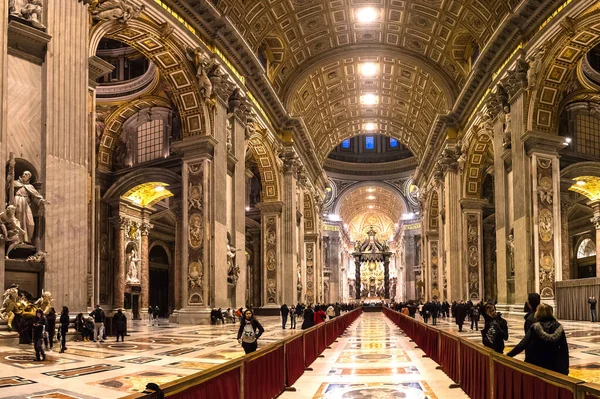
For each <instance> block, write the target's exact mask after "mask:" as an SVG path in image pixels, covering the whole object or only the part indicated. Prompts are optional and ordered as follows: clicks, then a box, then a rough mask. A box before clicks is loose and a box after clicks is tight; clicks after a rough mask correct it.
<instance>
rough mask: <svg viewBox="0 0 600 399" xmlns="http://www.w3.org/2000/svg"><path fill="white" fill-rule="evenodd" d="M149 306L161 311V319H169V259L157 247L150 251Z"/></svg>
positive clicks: (158, 246)
mask: <svg viewBox="0 0 600 399" xmlns="http://www.w3.org/2000/svg"><path fill="white" fill-rule="evenodd" d="M148 296H149V302H148V305H149V306H152V307H155V306H158V308H159V309H160V312H159V317H169V257H168V256H167V253H166V252H165V249H164V248H163V247H162V246H160V245H155V246H154V247H152V249H151V250H150V289H149V295H148Z"/></svg>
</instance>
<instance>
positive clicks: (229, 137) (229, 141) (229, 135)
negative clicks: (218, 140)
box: [225, 119, 233, 152]
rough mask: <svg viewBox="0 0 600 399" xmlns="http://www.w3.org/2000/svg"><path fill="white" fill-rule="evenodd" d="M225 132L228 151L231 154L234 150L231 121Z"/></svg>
mask: <svg viewBox="0 0 600 399" xmlns="http://www.w3.org/2000/svg"><path fill="white" fill-rule="evenodd" d="M225 130H226V132H227V143H226V146H227V151H229V152H231V149H232V148H233V137H232V136H233V126H232V124H231V120H230V119H227V122H226V129H225Z"/></svg>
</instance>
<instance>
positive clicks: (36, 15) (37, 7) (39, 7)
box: [21, 0, 46, 29]
mask: <svg viewBox="0 0 600 399" xmlns="http://www.w3.org/2000/svg"><path fill="white" fill-rule="evenodd" d="M43 10H44V2H43V0H27V3H26V4H25V6H24V7H23V8H22V9H21V15H22V16H23V18H25V19H26V20H27V21H29V22H31V25H33V26H34V27H35V28H38V29H46V27H45V26H44V24H42V11H43Z"/></svg>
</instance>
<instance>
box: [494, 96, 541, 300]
mask: <svg viewBox="0 0 600 399" xmlns="http://www.w3.org/2000/svg"><path fill="white" fill-rule="evenodd" d="M525 101H526V98H525V95H524V94H523V93H521V94H519V95H518V96H516V99H515V100H514V101H513V102H511V105H510V119H511V122H510V126H511V134H512V138H511V143H512V145H511V147H512V148H511V149H510V152H511V164H512V170H511V172H512V173H511V176H512V178H511V179H512V180H511V181H512V187H511V188H510V189H511V190H512V193H513V195H512V196H511V197H512V199H513V200H512V204H511V205H512V209H513V215H514V216H513V217H514V222H513V230H514V258H513V261H514V265H515V274H514V281H515V283H514V290H515V295H514V298H513V303H514V304H515V305H516V306H521V307H522V304H523V303H525V302H526V301H527V294H528V293H529V292H532V291H533V290H535V278H534V269H535V267H534V259H533V247H532V241H533V240H532V239H531V238H532V237H533V231H532V217H533V215H532V213H533V209H532V203H533V198H532V195H533V193H532V190H531V187H532V185H533V183H532V179H531V175H532V170H531V160H530V158H529V156H528V155H527V153H526V150H525V146H524V145H523V142H522V136H523V134H524V131H523V127H524V126H525V112H526V105H525ZM509 198H510V197H509ZM498 248H501V247H500V246H498Z"/></svg>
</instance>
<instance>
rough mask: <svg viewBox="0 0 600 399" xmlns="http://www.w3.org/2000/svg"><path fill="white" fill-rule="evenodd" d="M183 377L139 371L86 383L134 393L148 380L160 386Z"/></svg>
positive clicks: (143, 387)
mask: <svg viewBox="0 0 600 399" xmlns="http://www.w3.org/2000/svg"><path fill="white" fill-rule="evenodd" d="M183 377H185V376H184V375H180V374H170V373H161V372H156V371H144V372H141V373H136V374H129V375H123V376H118V377H115V378H110V379H106V380H102V381H97V382H90V383H88V384H90V385H99V386H102V387H105V388H110V389H116V390H118V391H122V392H128V393H135V392H142V391H143V390H144V389H145V388H146V384H148V383H149V382H154V383H155V384H158V385H159V386H160V385H162V384H166V383H168V382H171V381H173V380H177V379H179V378H183Z"/></svg>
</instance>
